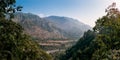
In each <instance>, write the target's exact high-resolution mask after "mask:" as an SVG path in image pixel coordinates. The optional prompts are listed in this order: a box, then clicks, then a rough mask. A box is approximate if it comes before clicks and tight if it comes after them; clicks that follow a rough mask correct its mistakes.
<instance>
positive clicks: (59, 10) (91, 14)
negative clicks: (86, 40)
mask: <svg viewBox="0 0 120 60" xmlns="http://www.w3.org/2000/svg"><path fill="white" fill-rule="evenodd" d="M113 2H116V4H117V7H118V8H119V7H120V0H17V5H22V6H23V12H25V13H33V14H37V15H39V16H40V17H45V16H50V15H55V16H66V17H71V18H74V19H78V20H79V21H81V22H83V23H85V24H88V25H90V26H92V27H93V26H94V25H95V21H96V20H97V19H98V18H100V17H102V16H103V15H105V9H106V8H107V7H108V6H109V5H111V4H112V3H113Z"/></svg>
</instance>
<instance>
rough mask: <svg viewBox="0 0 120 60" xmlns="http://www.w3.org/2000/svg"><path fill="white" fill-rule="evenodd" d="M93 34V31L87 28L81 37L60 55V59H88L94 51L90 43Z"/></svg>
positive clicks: (93, 36)
mask: <svg viewBox="0 0 120 60" xmlns="http://www.w3.org/2000/svg"><path fill="white" fill-rule="evenodd" d="M95 36H96V34H95V33H94V32H93V31H90V30H88V31H87V32H85V33H84V35H83V37H82V38H80V39H79V41H78V42H77V43H76V44H75V45H74V46H73V47H71V48H70V49H68V50H67V51H66V54H65V55H63V56H61V58H60V60H69V59H71V60H89V59H90V58H91V54H92V53H93V52H94V48H93V46H91V44H92V41H93V39H94V38H95Z"/></svg>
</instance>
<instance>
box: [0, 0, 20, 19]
mask: <svg viewBox="0 0 120 60" xmlns="http://www.w3.org/2000/svg"><path fill="white" fill-rule="evenodd" d="M15 3H16V0H0V18H6V17H8V18H9V19H11V18H13V13H15V12H16V11H21V8H22V6H16V5H15Z"/></svg>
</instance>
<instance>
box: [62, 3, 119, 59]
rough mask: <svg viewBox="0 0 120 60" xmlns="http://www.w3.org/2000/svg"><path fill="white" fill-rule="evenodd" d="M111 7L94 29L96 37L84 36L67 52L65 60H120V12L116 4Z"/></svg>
mask: <svg viewBox="0 0 120 60" xmlns="http://www.w3.org/2000/svg"><path fill="white" fill-rule="evenodd" d="M110 6H112V7H109V8H108V9H107V15H106V16H103V17H102V18H99V19H98V20H97V22H96V25H95V27H94V28H93V29H94V33H96V36H94V35H89V34H90V33H88V34H84V36H83V37H82V38H81V39H80V40H79V41H78V43H77V44H76V45H74V46H73V47H72V48H70V49H68V50H67V51H66V55H65V56H64V57H65V59H64V60H120V58H119V57H120V12H119V11H118V9H117V8H115V7H114V6H115V3H113V5H110ZM87 36H88V37H87ZM89 36H90V37H89ZM92 36H93V37H94V38H92V39H91V37H92Z"/></svg>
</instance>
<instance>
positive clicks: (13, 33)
mask: <svg viewBox="0 0 120 60" xmlns="http://www.w3.org/2000/svg"><path fill="white" fill-rule="evenodd" d="M0 37H1V38H0V47H1V49H0V59H1V60H4V59H5V60H8V59H10V60H51V57H50V56H49V55H48V54H46V53H45V52H44V51H42V50H41V49H40V48H39V46H38V45H36V44H37V43H35V42H33V41H32V40H31V39H30V38H29V37H28V36H27V35H26V34H24V32H23V28H22V27H21V26H20V25H19V24H17V23H15V22H12V21H11V20H0Z"/></svg>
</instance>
